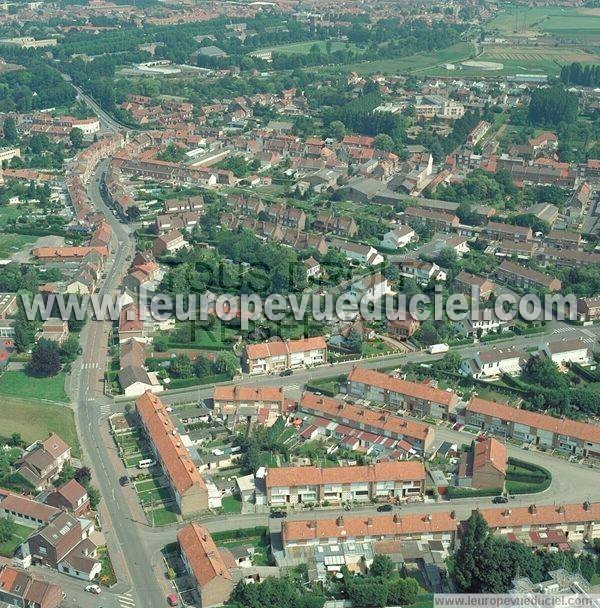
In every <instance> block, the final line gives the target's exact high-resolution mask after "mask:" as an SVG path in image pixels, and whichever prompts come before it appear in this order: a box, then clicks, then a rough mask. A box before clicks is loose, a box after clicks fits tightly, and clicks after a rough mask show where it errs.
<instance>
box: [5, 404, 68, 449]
mask: <svg viewBox="0 0 600 608" xmlns="http://www.w3.org/2000/svg"><path fill="white" fill-rule="evenodd" d="M51 432H53V433H57V434H59V435H60V436H61V437H62V438H63V439H64V440H65V441H66V442H67V443H68V444H69V445H70V446H71V448H72V450H73V456H75V457H79V455H80V448H79V440H78V439H77V432H76V430H75V420H74V417H73V411H72V410H71V409H70V408H68V407H66V406H64V405H51V404H49V403H42V402H40V401H37V402H36V401H32V400H27V399H22V398H17V397H7V396H4V395H3V396H2V398H1V399H0V434H1V435H2V436H3V437H4V436H6V437H10V436H11V435H12V433H20V434H21V436H22V437H23V439H24V440H25V441H26V442H27V443H28V444H30V443H33V442H34V441H37V440H38V439H44V438H45V437H47V436H48V434H49V433H51Z"/></svg>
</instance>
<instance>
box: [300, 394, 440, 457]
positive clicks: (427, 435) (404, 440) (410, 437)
mask: <svg viewBox="0 0 600 608" xmlns="http://www.w3.org/2000/svg"><path fill="white" fill-rule="evenodd" d="M298 410H299V411H301V412H304V413H306V414H311V415H313V416H318V417H320V418H325V419H328V420H332V421H333V422H336V423H337V424H340V425H343V426H345V427H349V428H352V429H357V430H359V431H366V432H369V433H372V434H373V435H375V436H381V437H386V438H388V439H393V440H395V441H399V442H401V444H405V445H402V447H403V449H404V448H406V451H407V452H408V453H414V454H424V453H425V452H426V451H427V450H428V449H429V448H430V447H431V446H432V444H433V441H434V438H435V431H434V429H433V428H432V427H429V426H427V425H426V424H422V423H421V422H416V421H414V420H410V419H407V418H401V417H400V416H397V415H395V414H392V413H391V412H386V411H382V410H375V409H371V408H367V407H362V406H358V405H352V404H350V403H346V402H343V401H338V400H337V399H331V398H329V397H322V396H319V395H315V394H313V393H309V392H305V393H304V394H303V395H302V398H301V400H300V402H299V404H298Z"/></svg>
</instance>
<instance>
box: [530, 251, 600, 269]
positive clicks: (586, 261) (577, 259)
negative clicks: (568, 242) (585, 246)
mask: <svg viewBox="0 0 600 608" xmlns="http://www.w3.org/2000/svg"><path fill="white" fill-rule="evenodd" d="M535 255H536V257H537V259H538V260H540V261H541V262H544V263H548V262H550V263H552V264H556V265H557V266H567V267H571V266H596V265H597V264H600V254H598V253H588V252H587V251H576V250H574V249H556V248H554V247H543V248H541V249H538V250H537V252H536V254H535Z"/></svg>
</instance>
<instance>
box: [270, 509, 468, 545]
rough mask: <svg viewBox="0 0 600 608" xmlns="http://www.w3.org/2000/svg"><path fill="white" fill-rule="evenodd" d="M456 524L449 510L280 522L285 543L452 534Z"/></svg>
mask: <svg viewBox="0 0 600 608" xmlns="http://www.w3.org/2000/svg"><path fill="white" fill-rule="evenodd" d="M457 527H458V521H457V520H456V519H454V518H453V517H452V515H451V513H450V512H449V511H446V512H441V513H439V512H434V513H427V514H425V513H410V514H408V513H407V514H406V515H400V514H398V513H396V514H394V515H391V514H390V515H373V516H371V517H345V516H344V517H338V518H333V519H331V518H327V519H317V520H286V521H285V522H283V526H282V535H283V540H284V543H290V542H294V541H308V540H320V539H329V538H347V539H352V538H362V537H364V536H372V537H376V536H410V535H413V534H427V533H433V532H455V531H456V530H457Z"/></svg>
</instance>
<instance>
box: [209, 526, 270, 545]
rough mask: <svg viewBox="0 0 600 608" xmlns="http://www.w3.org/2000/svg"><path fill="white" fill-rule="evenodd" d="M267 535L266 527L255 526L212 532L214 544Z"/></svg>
mask: <svg viewBox="0 0 600 608" xmlns="http://www.w3.org/2000/svg"><path fill="white" fill-rule="evenodd" d="M266 533H267V526H255V527H254V528H238V529H237V530H223V531H222V532H213V533H212V537H213V540H214V541H215V542H217V541H224V540H237V539H238V538H255V537H256V536H264V535H265V534H266Z"/></svg>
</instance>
